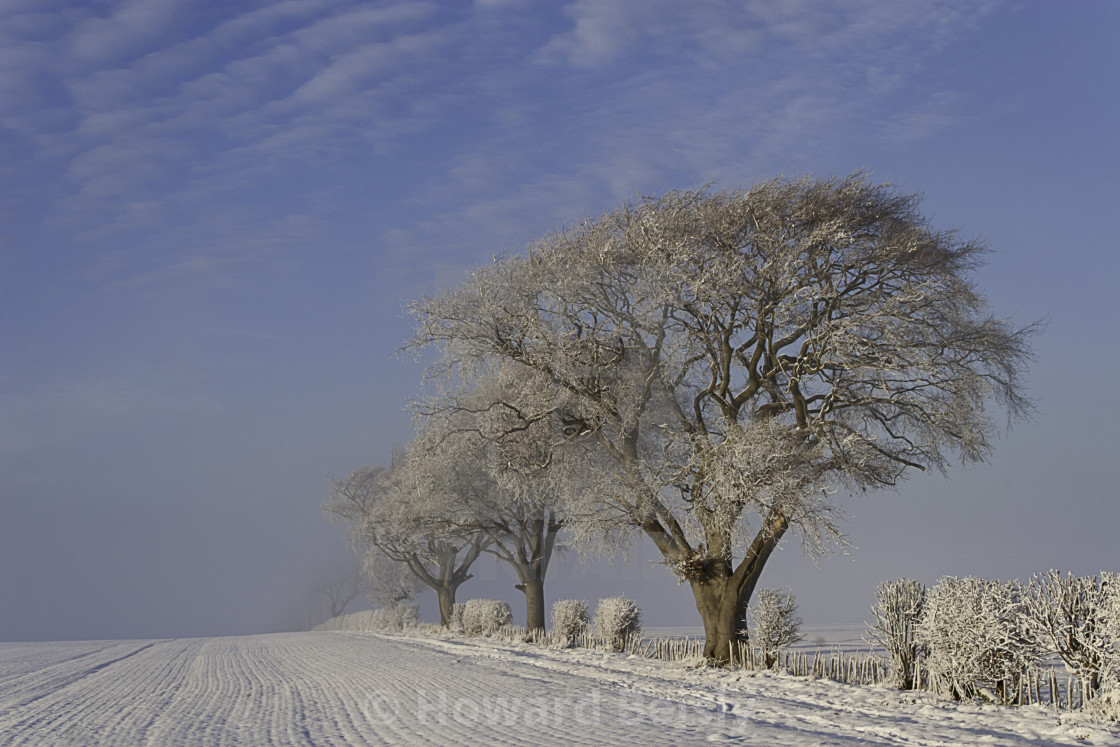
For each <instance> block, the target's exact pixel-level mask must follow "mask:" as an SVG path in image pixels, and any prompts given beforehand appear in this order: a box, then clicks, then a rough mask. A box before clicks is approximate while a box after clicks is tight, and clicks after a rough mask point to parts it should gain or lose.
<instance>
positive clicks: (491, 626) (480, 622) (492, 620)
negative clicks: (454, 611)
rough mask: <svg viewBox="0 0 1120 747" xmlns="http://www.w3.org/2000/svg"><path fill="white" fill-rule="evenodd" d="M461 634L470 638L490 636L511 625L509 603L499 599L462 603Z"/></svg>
mask: <svg viewBox="0 0 1120 747" xmlns="http://www.w3.org/2000/svg"><path fill="white" fill-rule="evenodd" d="M461 624H462V628H463V632H464V633H466V634H467V635H470V636H476V637H479V636H486V637H488V636H492V635H494V634H495V633H497V632H498V631H499V630H501V629H502V628H503V627H505V626H507V625H512V624H513V613H512V612H511V611H510V609H509V603H507V602H503V601H502V600H500V599H469V600H467V601H466V602H464V603H463V611H462V622H461Z"/></svg>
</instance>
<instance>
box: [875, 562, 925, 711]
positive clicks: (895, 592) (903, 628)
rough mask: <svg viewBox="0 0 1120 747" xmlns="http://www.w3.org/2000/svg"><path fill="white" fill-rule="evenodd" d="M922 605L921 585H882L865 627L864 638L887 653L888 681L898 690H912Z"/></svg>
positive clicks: (909, 580) (919, 648)
mask: <svg viewBox="0 0 1120 747" xmlns="http://www.w3.org/2000/svg"><path fill="white" fill-rule="evenodd" d="M925 601H926V587H925V585H924V584H920V583H918V582H917V581H915V580H914V579H912V578H896V579H895V580H894V581H884V582H883V583H881V584H879V586H878V588H877V589H875V604H874V605H873V606H872V607H871V615H872V616H873V617H874V620H873V621H872V622H870V623H868V624H867V635H866V638H867V640H868V642H870V643H873V644H875V645H877V646H880V647H882V648H883V649H884V650H885V651H886V652H887V656H888V657H890V661H891V679H892V680H893V684H894V686H895V687H897V688H898V689H899V690H912V689H914V687H915V682H914V671H915V669H914V667H915V664H916V663H917V661H918V656H919V655H920V654H921V653H922V646H921V645H920V644H919V643H918V639H917V630H916V629H917V627H918V620H920V619H921V616H922V608H923V606H924V605H925Z"/></svg>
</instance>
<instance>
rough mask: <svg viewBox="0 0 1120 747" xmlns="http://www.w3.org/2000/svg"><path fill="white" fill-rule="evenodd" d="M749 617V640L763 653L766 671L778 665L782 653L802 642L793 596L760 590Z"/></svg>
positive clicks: (770, 590)
mask: <svg viewBox="0 0 1120 747" xmlns="http://www.w3.org/2000/svg"><path fill="white" fill-rule="evenodd" d="M748 614H749V615H750V619H751V627H750V640H751V642H752V643H753V644H754V645H755V646H758V647H759V648H760V649H762V658H763V660H764V661H765V663H766V668H767V669H770V668H772V667H773V666H774V665H775V664H777V663H778V655H779V654H780V653H781V652H782V649H784V648H786V647H787V646H789V645H790V644H792V643H797V642H798V641H800V640H801V639H802V637H803V636H802V635H801V618H800V617H798V616H797V602H796V601H794V598H793V594H792V593H789V592H785V593H782V592H778V591H775V590H773V589H760V590H759V591H758V593H757V594H756V595H755V599H754V603H753V604H752V605H751V606H750V609H749V612H748Z"/></svg>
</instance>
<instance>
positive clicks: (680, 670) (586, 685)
mask: <svg viewBox="0 0 1120 747" xmlns="http://www.w3.org/2000/svg"><path fill="white" fill-rule="evenodd" d="M712 742H716V743H720V742H723V743H732V744H751V745H777V744H781V745H856V744H874V745H964V744H968V745H972V744H984V745H1029V744H1034V745H1050V744H1069V745H1074V744H1091V745H1120V729H1118V728H1117V727H1112V728H1111V729H1110V728H1107V727H1105V726H1102V725H1100V724H1093V723H1090V722H1088V721H1087V719H1085V717H1084V716H1081V715H1076V716H1072V717H1071V716H1070V715H1069V714H1061V715H1059V714H1055V713H1054V712H1053V711H1050V710H1047V709H1045V708H1043V707H1041V706H1032V707H1029V708H1019V709H1010V708H999V707H995V706H979V705H971V704H968V705H959V704H953V703H950V702H947V701H942V700H939V699H937V698H934V697H932V696H929V695H914V694H910V693H907V694H900V693H897V692H894V691H891V690H888V689H884V688H860V687H850V686H845V685H839V684H836V683H833V682H829V681H812V680H807V679H804V678H794V677H789V676H785V675H771V674H762V675H757V676H750V675H749V674H747V673H744V672H742V671H738V670H713V669H706V668H688V667H686V666H685V665H683V664H666V663H657V662H651V661H649V660H645V659H640V658H637V657H626V656H622V655H620V654H608V653H602V652H594V651H560V650H553V649H547V648H542V647H535V646H529V645H522V644H511V643H502V642H495V641H485V640H483V641H479V640H471V639H456V638H421V637H418V636H408V635H393V634H384V633H288V634H275V635H259V636H244V637H234V638H197V639H178V640H155V641H84V642H68V643H6V644H0V743H2V744H5V745H7V744H10V745H35V746H36V747H38V746H40V745H159V746H160V747H163V746H165V745H167V746H171V745H191V746H192V747H193V746H196V745H272V744H277V745H287V744H298V745H307V744H310V745H332V744H338V745H347V744H379V743H381V744H439V745H446V744H474V745H491V744H504V745H513V744H610V745H617V744H628V743H638V744H643V743H644V744H647V745H659V744H706V743H712Z"/></svg>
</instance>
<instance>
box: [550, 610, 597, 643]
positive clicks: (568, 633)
mask: <svg viewBox="0 0 1120 747" xmlns="http://www.w3.org/2000/svg"><path fill="white" fill-rule="evenodd" d="M589 624H590V618H589V617H588V615H587V602H585V601H583V600H582V599H561V600H559V601H558V602H556V603H555V604H553V605H552V635H553V636H554V637H555V638H557V639H558V640H560V641H562V642H563V643H564V644H565V645H567V646H571V645H572V644H573V643H574V642H575V640H576V639H577V638H579V636H580V635H581V634H582V633H583V632H584V631H586V630H587V626H588V625H589Z"/></svg>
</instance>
